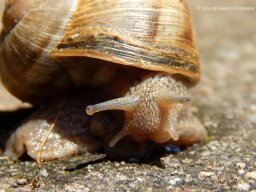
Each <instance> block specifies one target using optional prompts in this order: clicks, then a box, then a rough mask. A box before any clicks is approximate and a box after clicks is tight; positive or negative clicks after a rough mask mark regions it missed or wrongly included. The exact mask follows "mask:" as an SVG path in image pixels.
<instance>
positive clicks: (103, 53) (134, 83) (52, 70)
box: [0, 0, 205, 147]
mask: <svg viewBox="0 0 256 192" xmlns="http://www.w3.org/2000/svg"><path fill="white" fill-rule="evenodd" d="M190 20H191V19H190V15H189V13H188V10H187V8H186V5H185V3H184V2H183V1H179V0H164V1H158V0H134V1H128V0H107V1H106V0H94V1H88V0H61V1H60V0H59V1H58V0H35V1H33V2H31V1H28V0H16V1H11V0H9V1H7V3H6V10H5V12H4V17H3V32H2V34H1V47H0V54H1V58H0V74H1V78H2V81H3V83H4V84H5V86H6V87H7V89H8V90H9V91H10V92H11V93H12V94H14V95H15V96H17V97H18V98H20V99H21V100H24V101H28V102H30V103H33V104H43V103H45V102H47V101H48V100H51V99H52V98H56V97H58V96H60V95H64V94H67V93H68V92H70V91H72V90H74V89H80V88H84V87H87V86H89V87H94V88H97V89H99V90H101V91H102V93H104V94H106V95H108V98H110V100H108V101H105V102H101V103H98V104H95V105H89V106H87V108H86V112H87V114H88V115H93V114H95V113H98V112H100V111H106V110H122V111H124V117H125V120H124V125H123V128H122V129H121V130H120V131H119V133H117V134H116V135H115V136H114V137H113V138H112V139H110V141H109V146H110V147H114V146H115V145H116V144H117V143H118V142H119V141H120V140H122V138H124V137H126V136H131V137H132V138H133V139H134V140H136V141H138V142H143V141H146V140H152V141H154V142H156V143H166V142H168V141H170V140H171V141H173V142H175V141H177V143H179V141H181V144H187V143H193V142H196V141H198V140H200V139H201V138H202V137H203V136H204V135H205V130H204V128H203V127H202V125H201V124H200V122H199V121H198V120H197V119H196V118H195V117H194V116H193V115H192V114H190V112H189V110H188V107H187V106H188V103H189V100H190V99H189V97H188V93H187V88H189V87H191V86H193V85H195V84H196V83H197V82H198V80H199V67H200V65H199V58H198V53H197V49H196V47H195V45H194V42H193V35H192V28H191V23H190ZM45 90H47V91H45ZM186 122H187V123H186ZM190 123H192V125H190ZM180 127H181V128H180ZM195 127H196V128H195ZM198 127H199V128H198ZM190 129H191V130H195V129H198V130H199V131H197V133H199V134H196V135H197V136H195V137H193V136H192V139H187V140H186V139H183V138H188V136H189V135H190V134H191V132H190V133H189V134H187V133H184V131H180V132H182V134H180V133H179V132H178V131H177V130H190Z"/></svg>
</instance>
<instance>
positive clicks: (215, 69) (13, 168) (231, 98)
mask: <svg viewBox="0 0 256 192" xmlns="http://www.w3.org/2000/svg"><path fill="white" fill-rule="evenodd" d="M188 5H189V8H190V10H191V14H192V15H193V20H194V23H195V28H196V36H197V40H198V41H197V42H198V47H199V49H200V53H201V61H202V78H201V82H200V84H199V85H198V86H197V87H196V88H193V89H192V90H191V95H193V96H194V101H193V102H194V112H195V114H196V115H197V116H198V117H199V118H200V119H201V121H202V122H203V123H204V125H205V126H206V128H207V129H208V131H209V139H208V140H207V141H204V142H202V143H200V144H196V145H193V146H191V147H188V148H187V149H185V150H183V151H182V152H179V153H175V154H169V155H168V154H165V155H162V156H160V157H157V158H155V159H152V160H149V161H145V162H143V163H136V162H134V163H131V162H113V161H109V160H107V159H105V158H104V156H102V155H90V154H85V155H84V156H79V157H73V158H67V159H62V160H58V161H53V162H47V163H43V168H41V169H39V168H37V166H36V164H35V162H33V161H17V162H14V161H11V160H8V159H6V158H5V157H0V191H1V192H3V191H32V190H35V191H252V192H255V191H256V139H255V138H256V85H255V82H256V54H255V53H256V52H255V50H256V25H255V18H256V2H255V1H252V0H243V1H241V0H233V1H232V2H231V1H229V0H215V1H211V0H190V1H188Z"/></svg>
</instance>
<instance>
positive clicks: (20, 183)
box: [16, 178, 28, 185]
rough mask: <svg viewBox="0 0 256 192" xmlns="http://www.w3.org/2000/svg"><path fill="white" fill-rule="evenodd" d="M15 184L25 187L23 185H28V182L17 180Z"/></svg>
mask: <svg viewBox="0 0 256 192" xmlns="http://www.w3.org/2000/svg"><path fill="white" fill-rule="evenodd" d="M16 183H17V184H18V185H25V184H27V183H28V181H27V179H24V178H22V179H18V180H17V181H16Z"/></svg>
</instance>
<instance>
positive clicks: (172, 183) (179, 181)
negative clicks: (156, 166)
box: [168, 177, 183, 186]
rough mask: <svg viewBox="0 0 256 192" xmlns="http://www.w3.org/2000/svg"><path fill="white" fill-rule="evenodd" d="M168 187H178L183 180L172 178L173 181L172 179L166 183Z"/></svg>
mask: <svg viewBox="0 0 256 192" xmlns="http://www.w3.org/2000/svg"><path fill="white" fill-rule="evenodd" d="M168 183H169V184H170V185H172V186H175V185H180V184H182V183H183V180H182V179H181V178H179V177H176V178H174V179H172V180H169V182H168Z"/></svg>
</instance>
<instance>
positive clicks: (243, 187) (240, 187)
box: [237, 182, 251, 191]
mask: <svg viewBox="0 0 256 192" xmlns="http://www.w3.org/2000/svg"><path fill="white" fill-rule="evenodd" d="M250 187H251V186H250V185H249V184H248V183H244V182H241V183H238V184H237V189H238V190H239V191H249V190H250Z"/></svg>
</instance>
